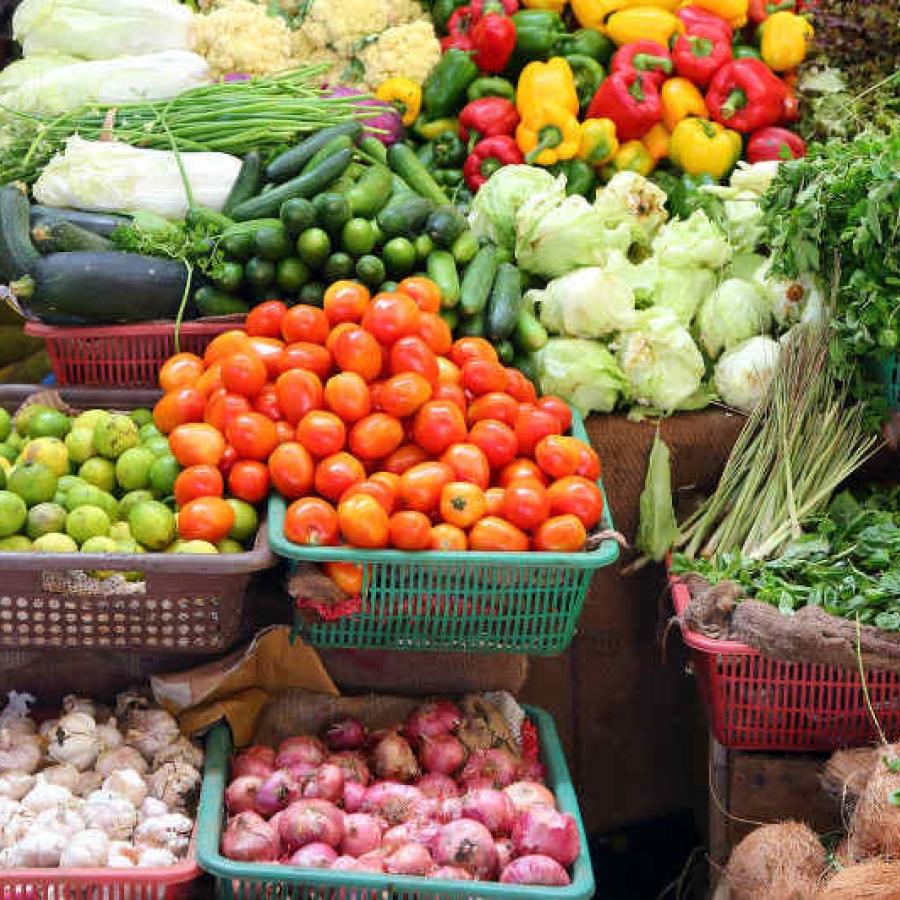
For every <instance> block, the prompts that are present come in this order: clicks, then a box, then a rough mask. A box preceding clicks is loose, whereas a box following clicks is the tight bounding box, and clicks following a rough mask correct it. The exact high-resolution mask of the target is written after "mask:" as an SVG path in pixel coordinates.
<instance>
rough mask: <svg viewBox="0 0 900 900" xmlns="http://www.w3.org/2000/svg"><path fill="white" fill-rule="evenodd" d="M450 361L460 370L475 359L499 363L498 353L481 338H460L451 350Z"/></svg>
mask: <svg viewBox="0 0 900 900" xmlns="http://www.w3.org/2000/svg"><path fill="white" fill-rule="evenodd" d="M450 359H452V360H453V362H455V363H456V365H458V366H459V367H460V368H462V367H463V366H464V365H465V364H466V363H467V362H470V361H471V360H473V359H483V360H487V361H488V362H492V363H496V362H498V361H499V357H498V356H497V351H496V350H495V349H494V348H493V347H492V346H491V345H490V344H489V343H488V342H487V341H486V340H485V339H484V338H480V337H463V338H460V339H459V340H458V341H456V343H454V345H453V346H452V347H451V348H450Z"/></svg>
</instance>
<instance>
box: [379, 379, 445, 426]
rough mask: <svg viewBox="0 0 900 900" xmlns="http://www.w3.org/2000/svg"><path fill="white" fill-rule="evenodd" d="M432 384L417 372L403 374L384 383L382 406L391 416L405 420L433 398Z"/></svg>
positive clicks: (381, 398)
mask: <svg viewBox="0 0 900 900" xmlns="http://www.w3.org/2000/svg"><path fill="white" fill-rule="evenodd" d="M431 391H432V387H431V383H430V382H429V381H428V379H427V378H423V377H422V376H421V375H419V374H417V373H416V372H401V373H400V374H399V375H394V376H393V377H392V378H388V380H387V381H385V382H384V385H383V386H382V388H381V392H380V393H381V397H380V404H379V405H380V406H381V408H382V409H383V410H384V411H385V412H386V413H387V414H388V415H391V416H396V418H398V419H405V418H406V417H407V416H411V415H412V414H413V413H414V412H415V411H416V410H417V409H418V408H419V407H420V406H421V405H422V404H423V403H425V402H426V401H428V400H429V399H430V398H431Z"/></svg>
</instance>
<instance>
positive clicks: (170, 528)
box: [128, 500, 175, 550]
mask: <svg viewBox="0 0 900 900" xmlns="http://www.w3.org/2000/svg"><path fill="white" fill-rule="evenodd" d="M128 526H129V528H131V534H132V536H133V537H134V539H135V540H136V541H137V542H138V543H139V544H142V545H143V546H144V547H148V548H149V549H150V550H162V549H164V548H165V547H168V546H169V544H171V543H172V541H173V540H174V539H175V515H174V513H173V512H172V510H170V509H169V507H168V506H165V505H163V504H162V503H159V502H158V501H156V500H148V501H146V502H145V503H138V505H137V506H135V507H134V509H132V510H131V512H130V513H129V514H128Z"/></svg>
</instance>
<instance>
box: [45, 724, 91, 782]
mask: <svg viewBox="0 0 900 900" xmlns="http://www.w3.org/2000/svg"><path fill="white" fill-rule="evenodd" d="M99 753H100V741H99V740H98V739H97V723H96V722H95V721H94V720H93V718H92V717H91V716H89V715H87V713H81V712H74V713H69V714H68V715H67V716H63V717H62V718H61V719H60V720H59V723H58V726H57V730H56V733H55V734H54V735H52V737H51V738H50V743H49V745H48V746H47V756H49V757H50V759H52V760H55V761H56V762H62V763H71V764H72V765H73V766H75V768H76V769H78V770H79V771H82V772H83V771H84V770H85V769H89V768H90V767H91V766H92V765H93V764H94V763H95V762H96V761H97V756H98V755H99Z"/></svg>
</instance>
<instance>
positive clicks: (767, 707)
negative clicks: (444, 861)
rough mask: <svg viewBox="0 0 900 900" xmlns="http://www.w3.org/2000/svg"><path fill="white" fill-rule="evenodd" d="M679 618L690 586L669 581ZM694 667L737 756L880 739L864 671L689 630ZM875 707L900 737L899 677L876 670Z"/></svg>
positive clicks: (871, 681)
mask: <svg viewBox="0 0 900 900" xmlns="http://www.w3.org/2000/svg"><path fill="white" fill-rule="evenodd" d="M670 585H671V589H672V601H673V603H674V605H675V612H676V613H677V614H678V615H679V616H680V615H682V614H683V613H684V611H685V609H686V608H687V605H688V603H690V600H691V597H690V592H689V591H688V588H687V586H686V585H685V584H684V583H682V582H681V581H679V580H678V579H677V578H676V577H672V578H671V579H670ZM681 635H682V638H683V639H684V642H685V644H687V646H688V647H689V648H690V653H691V667H692V669H693V672H694V675H695V676H696V678H697V688H698V689H699V691H700V699H701V700H702V702H703V705H704V707H705V709H706V715H707V718H708V719H709V727H710V730H711V731H712V733H713V736H714V737H715V739H716V740H717V741H718V742H719V743H720V744H721V745H722V746H723V747H727V748H728V749H731V750H796V751H826V750H834V749H836V748H838V747H858V746H861V745H863V744H869V743H872V742H873V741H875V740H877V739H878V732H877V729H876V728H875V723H874V722H873V721H872V717H871V715H870V714H869V711H868V707H867V705H866V700H865V696H864V693H863V689H862V683H861V682H860V678H859V673H858V672H856V671H855V670H853V669H841V668H838V667H836V666H827V665H824V664H822V663H790V662H782V661H781V660H777V659H771V658H769V657H768V656H763V655H762V654H761V653H759V652H758V651H756V650H754V649H753V648H752V647H748V646H747V645H746V644H742V643H740V642H738V641H717V640H713V639H712V638H707V637H704V636H703V635H701V634H698V633H697V632H695V631H691V630H689V629H688V628H685V627H684V626H682V628H681ZM866 684H867V686H868V690H869V696H870V698H871V700H872V707H873V709H874V710H875V714H876V715H877V716H878V721H879V722H880V724H881V727H882V729H884V732H885V734H886V735H887V738H888V740H890V741H894V740H897V739H898V738H900V673H897V672H883V671H870V672H867V673H866Z"/></svg>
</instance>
